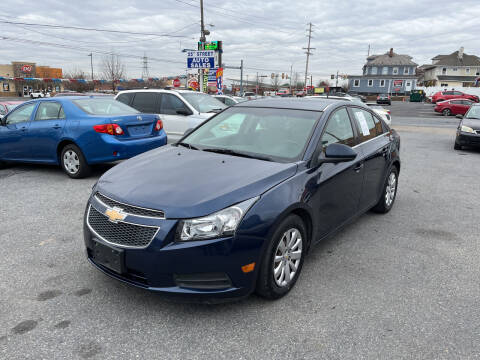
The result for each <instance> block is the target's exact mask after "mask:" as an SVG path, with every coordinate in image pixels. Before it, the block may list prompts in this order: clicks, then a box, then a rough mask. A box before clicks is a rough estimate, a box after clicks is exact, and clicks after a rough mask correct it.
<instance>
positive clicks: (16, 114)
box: [7, 103, 37, 124]
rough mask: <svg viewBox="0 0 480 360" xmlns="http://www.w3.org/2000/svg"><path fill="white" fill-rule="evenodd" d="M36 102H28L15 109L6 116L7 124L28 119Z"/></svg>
mask: <svg viewBox="0 0 480 360" xmlns="http://www.w3.org/2000/svg"><path fill="white" fill-rule="evenodd" d="M36 105H37V104H36V103H33V104H28V105H23V106H21V107H19V108H17V109H15V110H14V111H13V112H12V113H11V114H10V115H9V116H8V117H7V124H17V123H21V122H25V121H30V118H31V116H32V113H33V110H34V109H35V106H36Z"/></svg>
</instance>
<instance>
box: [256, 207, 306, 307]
mask: <svg viewBox="0 0 480 360" xmlns="http://www.w3.org/2000/svg"><path fill="white" fill-rule="evenodd" d="M306 250H307V230H306V227H305V224H304V222H303V220H302V219H301V218H300V217H299V216H297V215H293V214H292V215H289V216H288V217H287V218H285V219H284V220H283V221H282V222H281V223H280V225H279V226H278V227H277V229H276V230H275V232H274V233H273V236H272V238H271V239H270V243H269V244H268V247H267V249H266V250H265V254H264V255H263V259H262V263H261V265H260V270H259V273H258V278H257V286H256V290H255V291H256V293H257V294H258V295H260V296H262V297H264V298H266V299H270V300H274V299H279V298H281V297H282V296H284V295H286V294H287V293H288V292H289V291H290V290H291V289H292V288H293V286H294V285H295V283H296V282H297V279H298V277H299V276H300V272H301V271H302V266H303V260H304V258H305V252H306ZM292 272H293V274H292ZM282 276H283V277H282Z"/></svg>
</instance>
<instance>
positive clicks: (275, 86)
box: [271, 74, 280, 91]
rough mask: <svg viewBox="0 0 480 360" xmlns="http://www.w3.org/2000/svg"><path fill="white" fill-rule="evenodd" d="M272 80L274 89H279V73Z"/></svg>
mask: <svg viewBox="0 0 480 360" xmlns="http://www.w3.org/2000/svg"><path fill="white" fill-rule="evenodd" d="M271 82H272V88H273V90H275V91H278V86H279V85H280V79H279V77H278V74H275V76H274V77H273V78H272V79H271Z"/></svg>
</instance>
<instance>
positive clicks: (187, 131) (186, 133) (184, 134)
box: [183, 128, 194, 136]
mask: <svg viewBox="0 0 480 360" xmlns="http://www.w3.org/2000/svg"><path fill="white" fill-rule="evenodd" d="M193 129H194V128H190V129H187V130H185V132H184V133H183V136H187V135H190V133H191V132H192V131H193Z"/></svg>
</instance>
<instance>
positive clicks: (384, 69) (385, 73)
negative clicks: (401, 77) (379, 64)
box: [382, 66, 388, 75]
mask: <svg viewBox="0 0 480 360" xmlns="http://www.w3.org/2000/svg"><path fill="white" fill-rule="evenodd" d="M387 74H388V67H386V66H384V67H383V69H382V75H387Z"/></svg>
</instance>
